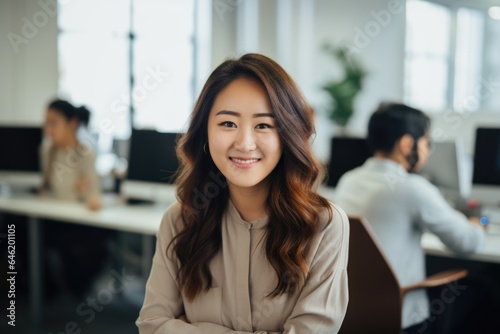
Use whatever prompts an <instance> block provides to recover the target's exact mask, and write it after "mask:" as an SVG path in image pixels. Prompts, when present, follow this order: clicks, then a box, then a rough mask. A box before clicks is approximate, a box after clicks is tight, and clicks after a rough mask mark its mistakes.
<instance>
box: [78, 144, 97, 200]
mask: <svg viewBox="0 0 500 334" xmlns="http://www.w3.org/2000/svg"><path fill="white" fill-rule="evenodd" d="M81 150H82V152H81V153H80V154H81V155H82V157H83V166H82V174H83V175H82V176H83V177H85V178H87V179H88V182H89V188H88V190H87V191H85V193H84V198H85V199H86V200H87V199H89V198H100V197H101V184H100V181H99V175H98V174H97V171H96V166H95V161H96V155H95V153H94V151H93V150H92V149H91V148H88V147H86V146H83V145H81Z"/></svg>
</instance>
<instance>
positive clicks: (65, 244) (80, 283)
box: [41, 100, 112, 299]
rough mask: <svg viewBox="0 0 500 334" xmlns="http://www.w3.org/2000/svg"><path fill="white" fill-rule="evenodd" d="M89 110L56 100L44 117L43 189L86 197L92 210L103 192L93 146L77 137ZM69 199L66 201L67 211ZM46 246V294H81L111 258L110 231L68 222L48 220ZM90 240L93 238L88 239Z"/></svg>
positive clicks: (66, 196) (65, 197) (60, 196)
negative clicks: (108, 253) (109, 252)
mask: <svg viewBox="0 0 500 334" xmlns="http://www.w3.org/2000/svg"><path fill="white" fill-rule="evenodd" d="M89 118H90V112H89V111H88V110H87V109H86V108H85V107H79V108H75V107H74V106H73V105H71V104H70V103H69V102H67V101H63V100H55V101H52V102H51V103H50V104H49V106H48V108H47V111H46V115H45V129H44V130H45V135H46V136H47V137H48V138H47V139H48V143H44V147H42V149H41V161H42V171H43V191H44V192H47V193H48V194H49V195H50V196H53V197H55V198H58V199H61V200H69V201H85V203H86V205H87V207H88V208H89V209H91V210H99V209H100V208H101V200H100V198H101V191H100V184H99V179H98V175H97V173H96V170H95V154H94V152H93V151H92V148H91V147H89V146H87V145H84V144H83V143H82V142H80V141H79V140H78V137H77V131H78V128H79V127H80V126H87V124H88V122H89ZM63 206H64V203H61V209H63ZM43 232H44V242H45V245H46V248H47V252H46V254H47V258H46V261H48V263H47V265H48V268H49V270H47V273H46V275H47V277H46V282H47V286H46V289H47V298H49V299H50V298H53V297H54V296H55V294H56V293H57V292H58V289H60V288H63V289H67V290H69V291H70V292H72V293H73V294H74V295H75V296H76V297H78V298H79V297H81V296H83V294H84V293H85V292H86V291H87V290H88V289H89V287H90V286H91V284H92V283H93V279H94V278H95V277H96V275H97V274H98V273H99V272H100V270H101V268H102V265H103V263H104V261H105V260H106V254H107V248H106V242H107V240H108V238H109V236H110V234H112V232H111V231H109V230H106V229H102V228H95V227H89V226H84V225H76V224H66V223H64V222H56V221H48V220H46V221H44V227H43ZM89 241H90V242H89Z"/></svg>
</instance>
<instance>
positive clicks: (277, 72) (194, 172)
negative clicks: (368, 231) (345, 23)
mask: <svg viewBox="0 0 500 334" xmlns="http://www.w3.org/2000/svg"><path fill="white" fill-rule="evenodd" d="M239 78H245V79H249V80H254V81H256V82H258V83H260V84H261V85H262V86H263V87H264V88H265V90H266V91H267V94H268V97H269V101H270V104H271V108H272V110H273V113H274V118H275V122H276V126H277V130H278V133H279V136H280V139H281V143H282V146H283V153H282V156H281V159H280V161H279V162H278V164H277V166H276V168H275V169H274V170H273V171H272V172H271V175H270V176H269V182H270V191H269V194H268V197H267V201H266V205H267V211H268V217H269V224H268V225H267V227H266V229H267V230H266V236H267V241H266V256H267V259H268V261H269V263H270V264H271V265H272V267H273V268H274V269H275V271H276V273H277V277H278V282H277V285H276V287H275V289H274V290H273V291H272V292H271V293H270V294H269V296H271V297H275V296H278V295H280V294H283V293H293V292H295V291H298V290H299V289H300V288H301V287H302V286H303V284H304V281H305V277H306V275H307V272H308V270H309V268H308V267H307V264H306V256H307V254H308V252H309V247H308V245H309V240H310V239H311V237H312V235H313V233H314V232H315V231H316V229H317V225H318V221H319V218H320V215H321V214H322V212H324V211H325V210H324V209H326V210H327V211H328V213H329V215H330V219H331V218H332V217H333V212H332V208H331V206H330V204H329V202H328V201H327V200H326V199H325V198H323V197H321V196H320V195H318V194H317V193H316V191H315V190H316V189H317V186H318V184H319V182H321V181H322V178H323V175H324V174H323V168H322V167H321V165H320V164H319V163H318V162H317V160H316V159H315V157H314V155H313V153H312V151H311V146H310V139H311V136H312V135H313V134H314V124H313V119H312V112H311V109H310V107H309V106H308V104H307V103H306V101H305V99H304V97H303V95H302V93H301V92H300V90H299V88H298V87H297V85H296V84H295V82H294V81H293V79H292V78H291V77H290V76H289V75H288V74H287V73H286V72H285V71H284V70H283V68H281V67H280V66H279V65H278V64H277V63H276V62H274V61H273V60H271V59H269V58H267V57H265V56H262V55H259V54H246V55H244V56H242V57H241V58H239V59H231V60H226V61H225V62H223V63H222V64H221V65H219V66H218V67H217V68H216V69H215V70H214V71H213V72H212V74H211V75H210V77H209V78H208V80H207V82H206V83H205V86H204V87H203V90H202V92H201V94H200V96H199V98H198V100H197V102H196V105H195V107H194V111H193V113H192V115H191V119H190V124H189V129H188V131H187V133H186V134H185V135H183V136H182V137H181V138H180V140H179V144H178V148H177V155H178V157H179V160H180V162H181V167H180V169H179V172H178V177H177V197H178V199H179V202H180V204H181V212H182V213H181V215H182V221H183V223H184V225H185V227H184V230H183V231H182V232H181V233H179V234H178V235H177V237H176V238H175V239H174V240H173V241H172V242H171V243H170V245H169V248H170V247H171V246H172V247H173V250H174V251H175V254H176V255H177V257H178V259H179V260H180V263H181V267H180V271H179V273H178V275H179V279H180V283H181V286H182V289H183V291H184V292H185V294H186V296H187V298H188V299H189V300H192V299H194V298H195V297H196V295H197V294H198V293H200V292H201V291H202V290H208V289H209V288H210V286H211V283H212V277H211V274H210V270H209V265H208V264H209V262H210V259H211V258H213V257H214V256H215V254H216V253H217V252H218V251H219V250H220V248H221V221H222V216H223V214H224V211H225V210H226V207H227V205H228V200H229V191H228V188H227V183H226V180H225V177H224V176H223V175H222V174H221V173H220V172H219V170H218V169H217V167H216V165H215V164H214V162H213V160H212V158H211V156H210V154H206V153H205V152H204V150H203V146H204V144H205V143H207V141H208V132H207V126H208V116H209V113H210V109H211V108H212V105H213V103H214V100H215V98H216V97H217V94H219V92H220V91H221V90H223V89H224V88H225V87H226V86H227V85H228V84H229V83H231V82H232V81H234V80H236V79H239ZM214 177H215V178H217V177H218V178H220V179H222V180H223V182H222V181H219V184H218V185H217V186H216V188H214V186H215V185H216V184H217V183H215V182H214ZM200 194H202V195H203V196H200ZM167 255H168V251H167Z"/></svg>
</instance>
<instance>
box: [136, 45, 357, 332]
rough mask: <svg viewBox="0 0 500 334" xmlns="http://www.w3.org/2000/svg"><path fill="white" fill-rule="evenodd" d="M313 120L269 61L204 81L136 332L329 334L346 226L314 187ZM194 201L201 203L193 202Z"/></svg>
mask: <svg viewBox="0 0 500 334" xmlns="http://www.w3.org/2000/svg"><path fill="white" fill-rule="evenodd" d="M313 133H314V125H313V121H312V113H311V110H310V108H309V107H308V104H307V103H306V101H305V99H304V98H303V96H302V94H301V92H300V90H299V89H298V87H297V86H296V84H295V82H294V81H293V80H292V78H291V77H290V76H289V75H288V74H287V73H286V72H285V71H284V70H283V69H282V68H281V67H280V66H279V65H278V64H277V63H275V62H274V61H273V60H271V59H269V58H267V57H265V56H262V55H258V54H247V55H244V56H243V57H241V58H240V59H236V60H227V61H225V62H224V63H222V64H221V65H220V66H219V67H217V68H216V69H215V70H214V72H213V73H212V74H211V75H210V77H209V78H208V80H207V82H206V84H205V86H204V88H203V90H202V92H201V94H200V97H199V99H198V101H197V103H196V106H195V108H194V111H193V113H192V115H191V121H190V125H189V129H188V131H187V133H186V134H185V135H184V136H183V137H182V138H181V139H180V142H179V146H178V149H177V153H178V156H179V159H180V161H181V167H180V170H179V176H178V178H177V197H178V202H177V203H175V204H173V205H172V206H171V207H170V208H169V209H168V210H167V212H166V213H165V216H164V217H163V221H162V224H161V226H160V230H159V232H158V242H157V248H156V253H155V256H154V259H153V267H152V271H151V275H150V278H149V281H148V284H147V287H146V298H145V301H144V305H143V308H142V310H141V313H140V316H139V319H138V320H137V325H138V327H139V330H140V332H141V333H142V334H149V333H151V334H152V333H174V332H175V333H199V332H202V333H233V332H235V333H236V332H238V333H337V332H338V330H339V329H340V326H341V324H342V320H343V318H344V315H345V312H346V308H347V301H348V289H347V274H346V265H347V256H348V249H347V248H348V239H349V230H348V221H347V218H346V216H345V213H344V212H343V211H342V209H340V208H339V207H337V206H335V205H334V204H332V203H330V202H328V201H327V200H326V199H325V198H323V197H321V196H320V195H319V194H318V193H317V192H316V188H317V186H318V184H319V182H320V181H321V179H322V175H323V173H322V168H321V166H320V165H319V164H318V162H317V161H316V159H315V157H314V156H313V154H312V150H311V145H310V139H311V136H312V135H313ZM200 198H201V199H203V201H201V202H200V201H199V199H200Z"/></svg>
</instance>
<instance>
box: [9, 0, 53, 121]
mask: <svg viewBox="0 0 500 334" xmlns="http://www.w3.org/2000/svg"><path fill="white" fill-rule="evenodd" d="M40 2H41V3H43V4H46V3H50V2H51V1H49V0H41V1H40ZM26 21H27V22H29V23H26ZM56 21H57V20H56V14H55V12H54V7H48V8H47V9H46V10H44V9H43V8H42V6H41V5H40V4H39V3H38V1H30V0H1V1H0V36H1V38H0V73H1V75H0V122H1V123H18V124H33V125H37V124H40V123H41V122H42V120H43V114H44V109H45V106H46V104H47V102H49V100H50V99H52V98H54V97H55V96H56V94H57V79H58V75H57V22H56ZM30 28H31V29H30ZM12 34H16V36H14V35H12ZM9 36H10V37H11V38H17V37H18V36H19V38H20V39H22V43H20V44H17V43H16V42H13V43H11V42H10V41H9ZM16 49H17V50H16Z"/></svg>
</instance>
